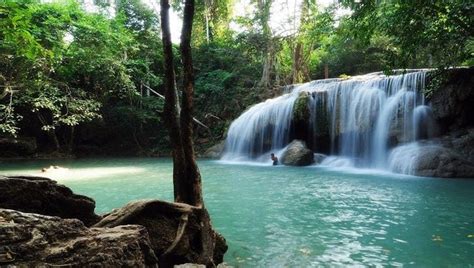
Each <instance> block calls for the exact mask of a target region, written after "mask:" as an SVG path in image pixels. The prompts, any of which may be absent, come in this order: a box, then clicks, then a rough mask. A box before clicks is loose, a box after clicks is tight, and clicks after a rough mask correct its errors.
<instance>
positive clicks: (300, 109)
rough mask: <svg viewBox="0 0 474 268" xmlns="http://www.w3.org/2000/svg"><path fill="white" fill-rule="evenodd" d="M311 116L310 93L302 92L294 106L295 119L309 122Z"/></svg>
mask: <svg viewBox="0 0 474 268" xmlns="http://www.w3.org/2000/svg"><path fill="white" fill-rule="evenodd" d="M309 117H310V111H309V94H308V92H300V93H299V95H298V98H296V100H295V104H294V106H293V120H295V121H303V122H307V121H308V120H309Z"/></svg>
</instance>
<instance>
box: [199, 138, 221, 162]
mask: <svg viewBox="0 0 474 268" xmlns="http://www.w3.org/2000/svg"><path fill="white" fill-rule="evenodd" d="M224 147H225V140H223V141H220V142H219V143H217V144H216V145H214V146H212V147H211V148H209V149H207V150H206V152H204V155H203V156H204V157H206V158H219V157H221V155H222V153H223V152H224Z"/></svg>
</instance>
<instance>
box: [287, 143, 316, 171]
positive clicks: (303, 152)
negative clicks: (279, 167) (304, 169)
mask: <svg viewBox="0 0 474 268" xmlns="http://www.w3.org/2000/svg"><path fill="white" fill-rule="evenodd" d="M281 163H283V164H284V165H287V166H308V165H311V164H313V163H314V154H313V151H311V150H310V149H308V148H307V147H306V144H305V143H304V142H303V141H300V140H294V141H292V142H291V143H290V144H289V145H288V147H287V148H286V150H285V151H284V152H283V155H282V156H281Z"/></svg>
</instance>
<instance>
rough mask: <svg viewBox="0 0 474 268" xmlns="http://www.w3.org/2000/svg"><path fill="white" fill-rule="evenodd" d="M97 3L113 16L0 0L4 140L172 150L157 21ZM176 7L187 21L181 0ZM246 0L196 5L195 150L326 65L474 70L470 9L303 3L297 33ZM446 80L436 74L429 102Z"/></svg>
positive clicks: (337, 68) (127, 5) (262, 1)
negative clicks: (242, 10) (245, 5)
mask: <svg viewBox="0 0 474 268" xmlns="http://www.w3.org/2000/svg"><path fill="white" fill-rule="evenodd" d="M99 2H103V3H112V2H114V3H115V4H114V5H113V7H112V6H106V4H104V8H107V10H110V8H115V12H113V14H114V15H113V16H112V15H111V14H110V12H104V11H100V12H97V13H90V12H86V11H84V9H83V7H82V6H81V5H80V4H79V3H80V1H75V0H58V1H47V2H46V1H40V0H24V1H14V0H4V1H0V135H4V136H11V135H13V136H15V135H16V136H33V137H36V138H37V139H39V140H40V141H41V142H42V143H46V145H45V146H43V147H49V148H51V147H53V145H54V146H56V147H58V146H59V147H60V148H59V149H60V150H61V149H63V148H64V147H65V148H64V149H65V150H70V149H71V148H72V147H73V145H75V144H76V145H83V144H82V143H86V142H90V141H91V140H94V139H95V140H101V141H103V142H102V143H107V142H109V143H111V145H110V147H117V148H122V149H123V148H130V150H132V147H133V150H135V151H146V149H147V148H152V149H153V150H155V149H156V150H164V151H166V150H167V148H165V147H164V146H163V144H166V142H163V137H164V136H165V134H166V133H165V132H164V128H163V127H162V124H163V122H162V121H163V120H162V119H163V118H162V109H163V101H162V100H161V99H159V98H158V97H156V96H154V95H153V94H152V95H151V96H147V94H146V92H147V89H146V87H150V88H152V89H154V90H155V91H157V92H163V73H164V69H163V55H162V51H163V50H162V43H161V33H160V27H159V19H158V17H157V14H156V13H155V11H153V10H152V9H150V8H149V7H148V6H147V5H145V4H144V2H143V1H142V0H118V1H99ZM172 2H173V7H174V9H175V10H176V11H177V12H182V1H177V0H175V1H172ZM236 2H239V0H223V1H220V0H219V1H217V0H205V1H196V10H195V12H196V13H195V19H194V24H193V34H192V36H193V40H192V45H193V61H194V67H195V115H196V117H197V118H198V119H199V120H200V121H202V122H204V123H205V124H206V125H207V126H209V127H210V131H208V130H207V129H204V128H201V127H196V128H197V131H195V132H196V133H197V135H196V136H197V137H196V138H197V139H196V140H197V141H199V140H211V141H217V140H216V139H219V138H222V137H223V136H224V135H225V130H226V128H227V127H228V126H229V124H230V122H231V121H232V120H233V119H234V118H235V117H237V116H238V115H239V114H240V113H241V112H242V111H244V110H245V109H247V108H248V107H249V106H251V105H253V104H254V103H256V102H258V101H261V100H263V99H265V98H268V97H272V96H275V95H278V94H280V93H281V90H280V88H281V86H284V85H287V84H292V83H301V82H307V81H310V80H313V79H319V78H323V77H324V70H325V68H326V67H327V68H328V70H329V76H330V77H339V76H341V75H356V74H362V73H367V72H373V71H380V70H383V71H386V72H390V71H391V70H392V69H398V68H419V67H423V68H425V67H433V68H439V69H440V70H441V69H445V68H446V67H449V66H455V65H472V64H473V62H474V39H473V37H472V36H473V28H472V27H473V22H472V19H473V18H474V17H473V16H472V13H473V8H474V4H472V3H470V2H469V1H376V0H368V1H352V0H343V1H340V4H335V5H334V6H331V7H329V8H325V9H323V8H321V7H320V6H318V5H317V1H314V0H302V1H301V3H302V5H301V6H299V7H298V9H297V12H299V13H300V14H301V16H300V17H298V16H296V19H294V20H295V21H290V22H289V23H291V24H292V25H293V28H294V32H289V33H288V32H286V33H275V32H274V30H273V29H272V25H271V21H272V18H273V17H272V16H280V15H281V14H275V13H273V12H272V6H274V1H270V0H251V1H249V3H250V8H252V7H253V8H254V10H253V13H251V14H248V15H246V16H242V17H238V18H236V17H235V16H234V14H233V13H234V11H235V10H233V8H234V4H235V3H236ZM107 5H108V4H107ZM342 7H344V8H347V9H348V10H349V12H346V15H343V16H341V15H338V14H339V11H340V8H342ZM99 8H100V7H99ZM296 20H297V21H296ZM236 24H237V25H238V26H239V27H238V28H239V29H235V28H232V27H230V25H236ZM173 49H174V53H175V54H179V53H180V52H179V51H178V49H177V46H175V47H173ZM179 58H180V57H179V56H176V57H175V59H179ZM175 65H176V66H179V65H180V64H175ZM175 71H176V73H177V74H178V75H177V77H180V76H179V74H180V73H181V72H182V70H181V69H179V68H177V69H176V70H175ZM442 77H443V75H441V74H440V75H439V76H433V79H432V82H431V83H430V84H429V85H428V92H427V94H429V93H430V92H429V91H430V90H434V89H433V88H436V84H439V83H442ZM438 80H439V81H438ZM177 84H181V83H177ZM102 127H103V128H104V129H101V128H102ZM90 129H91V130H90ZM89 132H92V133H94V134H91V136H92V138H89V137H88V135H89V134H87V135H86V133H89ZM118 133H120V135H118ZM94 135H95V136H94ZM45 140H46V141H45ZM55 140H56V141H55ZM54 143H56V144H54ZM102 143H101V142H95V143H93V142H91V144H99V145H100V146H105V145H103V144H102ZM117 144H119V145H120V146H114V145H117ZM198 145H199V142H198Z"/></svg>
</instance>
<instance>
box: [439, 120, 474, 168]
mask: <svg viewBox="0 0 474 268" xmlns="http://www.w3.org/2000/svg"><path fill="white" fill-rule="evenodd" d="M438 140H439V142H440V143H441V144H442V145H443V147H445V148H450V149H451V150H453V151H455V152H456V153H458V154H460V155H462V157H463V158H464V159H466V160H468V161H470V162H474V128H469V129H462V130H458V131H453V132H451V133H450V134H449V135H445V136H443V137H440V138H439V139H438Z"/></svg>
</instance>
